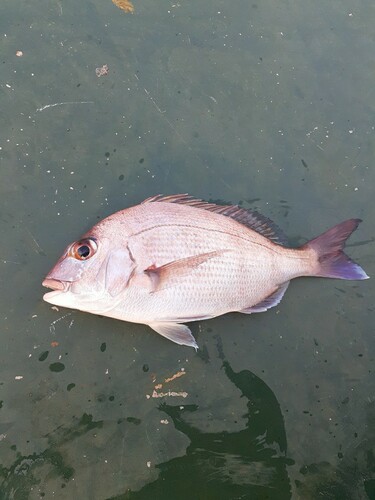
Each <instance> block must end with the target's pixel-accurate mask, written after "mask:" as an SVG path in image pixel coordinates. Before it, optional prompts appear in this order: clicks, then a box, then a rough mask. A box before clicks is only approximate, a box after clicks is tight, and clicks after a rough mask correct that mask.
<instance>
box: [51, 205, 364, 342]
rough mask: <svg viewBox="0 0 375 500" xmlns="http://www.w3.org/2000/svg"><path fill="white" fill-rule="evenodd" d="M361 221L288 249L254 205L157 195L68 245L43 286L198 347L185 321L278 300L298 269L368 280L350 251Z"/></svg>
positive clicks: (73, 303)
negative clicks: (352, 236) (347, 243)
mask: <svg viewBox="0 0 375 500" xmlns="http://www.w3.org/2000/svg"><path fill="white" fill-rule="evenodd" d="M359 222H360V220H359V219H350V220H348V221H345V222H342V223H341V224H338V225H337V226H334V227H333V228H331V229H330V230H328V231H326V232H325V233H323V234H322V235H320V236H319V237H317V238H314V239H313V240H311V241H310V242H308V243H307V244H305V245H303V246H302V247H300V248H297V249H295V248H290V247H288V246H287V244H286V238H285V236H284V235H283V234H282V232H281V231H280V230H279V229H278V228H277V226H276V225H275V224H274V223H273V222H272V221H270V220H269V219H267V218H265V217H263V216H262V215H260V214H258V213H257V212H253V211H249V210H245V209H243V208H240V207H238V206H230V205H227V206H219V205H215V204H212V203H206V202H203V201H201V200H196V199H194V198H191V197H189V196H188V195H173V196H167V197H162V196H159V195H158V196H155V197H153V198H150V199H148V200H145V202H143V203H142V204H140V205H136V206H134V207H130V208H128V209H125V210H121V211H120V212H117V213H115V214H113V215H111V216H109V217H107V218H106V219H104V220H102V221H100V222H99V223H98V224H96V225H95V226H94V227H93V228H91V229H90V230H89V231H88V232H87V233H86V234H85V235H83V237H82V238H81V239H80V240H78V241H76V242H74V243H73V244H71V245H69V246H68V247H67V249H66V250H65V252H64V253H63V255H62V256H61V258H60V259H59V260H58V262H57V264H56V265H55V266H54V268H53V269H52V270H51V271H50V273H49V274H48V275H47V277H46V279H45V280H44V282H43V284H44V285H45V286H47V287H49V288H52V289H53V290H54V291H52V292H49V293H47V294H45V296H44V299H45V300H46V301H48V302H50V303H52V304H56V305H59V306H66V307H73V308H76V309H80V310H82V311H87V312H91V313H94V314H102V315H105V316H109V317H113V318H117V319H121V320H125V321H131V322H136V323H143V324H147V325H149V326H150V327H151V328H153V329H154V330H155V331H157V332H158V333H160V334H161V335H163V336H164V337H167V338H168V339H170V340H173V341H174V342H176V343H178V344H184V345H189V346H193V347H195V348H197V344H196V341H195V339H194V337H193V336H192V334H191V332H190V329H189V328H188V327H187V326H186V325H183V324H182V323H184V322H189V321H196V320H202V319H207V318H212V317H215V316H220V315H222V314H225V313H227V312H231V311H238V312H243V313H246V314H250V313H255V312H262V311H266V310H267V309H269V308H271V307H274V306H276V305H277V304H278V303H279V302H280V300H281V299H282V297H283V295H284V293H285V291H286V289H287V287H288V284H289V281H290V280H291V279H293V278H296V277H299V276H321V277H330V278H342V279H365V278H367V275H366V273H365V272H364V271H363V269H362V268H361V267H360V266H359V265H358V264H355V263H354V262H353V261H352V260H351V259H349V257H347V255H345V253H344V252H343V247H344V244H345V241H346V239H347V238H348V237H349V236H350V234H351V233H352V232H353V231H354V230H355V229H356V228H357V226H358V224H359Z"/></svg>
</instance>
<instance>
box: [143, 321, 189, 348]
mask: <svg viewBox="0 0 375 500" xmlns="http://www.w3.org/2000/svg"><path fill="white" fill-rule="evenodd" d="M149 326H150V327H151V328H152V329H153V330H155V332H158V333H159V334H160V335H163V337H165V338H167V339H169V340H172V342H175V343H176V344H180V345H187V346H189V347H194V349H195V350H197V349H198V344H197V343H196V341H195V338H194V337H193V335H192V334H191V331H190V329H189V328H188V327H187V326H186V325H181V324H178V323H167V322H165V323H151V324H150V325H149Z"/></svg>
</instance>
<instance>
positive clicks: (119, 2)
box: [112, 0, 134, 12]
mask: <svg viewBox="0 0 375 500" xmlns="http://www.w3.org/2000/svg"><path fill="white" fill-rule="evenodd" d="M112 2H113V3H114V4H115V5H116V7H118V8H119V9H121V10H123V11H125V12H134V5H133V4H132V3H131V2H130V1H129V0H112Z"/></svg>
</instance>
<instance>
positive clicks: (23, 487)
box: [0, 414, 103, 499]
mask: <svg viewBox="0 0 375 500" xmlns="http://www.w3.org/2000/svg"><path fill="white" fill-rule="evenodd" d="M102 426H103V422H94V421H93V419H92V416H91V415H87V414H84V415H82V417H81V418H80V419H75V421H74V422H73V424H72V427H70V428H67V429H65V428H59V429H56V430H55V431H54V432H52V433H50V434H47V435H46V438H47V441H48V444H49V446H48V448H46V449H45V450H44V451H42V452H40V453H33V454H31V455H21V453H19V452H17V450H16V446H14V445H13V446H12V447H11V448H12V449H13V450H14V452H15V454H16V458H15V460H14V462H13V463H12V465H11V466H9V467H3V466H1V465H0V479H2V481H1V484H0V495H1V496H0V498H2V499H3V498H4V499H10V498H14V499H27V498H29V494H31V493H32V491H33V489H34V487H35V486H39V485H40V484H44V483H45V482H46V481H48V480H49V479H51V478H54V479H58V478H60V479H61V482H62V485H61V487H62V488H64V487H65V483H66V482H67V481H69V480H70V479H72V478H74V473H75V470H74V468H73V467H72V466H71V465H69V464H68V463H67V462H66V459H65V457H64V451H63V450H64V446H65V445H66V444H68V443H69V442H71V441H73V440H74V439H76V438H77V437H79V436H82V435H83V434H85V433H86V432H89V431H91V430H92V429H100V428H101V427H102ZM42 496H44V495H42Z"/></svg>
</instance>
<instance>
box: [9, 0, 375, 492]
mask: <svg viewBox="0 0 375 500" xmlns="http://www.w3.org/2000/svg"><path fill="white" fill-rule="evenodd" d="M134 5H135V13H134V14H133V15H131V14H125V13H124V12H122V11H121V10H120V9H118V8H117V7H116V6H114V5H113V4H112V2H111V0H100V1H99V0H94V1H93V2H77V1H73V0H66V1H63V0H51V1H47V0H46V1H41V0H31V1H30V2H25V1H23V0H20V1H18V2H15V1H14V0H2V2H1V5H0V220H1V229H2V231H1V234H2V238H1V246H0V271H1V275H0V325H1V326H0V339H1V344H0V499H1V500H3V499H4V500H10V499H14V500H24V499H25V500H26V499H27V500H28V499H30V500H34V499H40V498H45V499H50V498H57V499H63V500H65V499H66V500H68V499H69V500H70V499H86V498H87V499H94V500H107V499H117V500H119V499H127V498H131V499H133V498H136V499H152V500H155V499H156V500H159V499H161V500H164V499H168V500H169V499H185V498H186V499H215V500H216V499H219V500H220V499H255V500H257V499H278V500H283V499H289V498H293V499H303V500H304V499H308V500H309V499H320V498H322V499H338V500H343V499H344V500H345V499H348V500H349V499H350V500H352V499H354V500H356V499H365V500H368V499H370V500H373V499H375V398H374V357H375V342H374V324H375V322H374V306H373V297H374V281H373V279H372V280H368V281H365V282H344V281H336V280H323V279H315V280H314V279H300V280H295V281H294V282H293V283H292V285H291V286H290V288H289V289H288V292H287V293H286V295H285V297H284V299H283V301H282V302H281V304H280V305H279V306H278V307H276V308H274V309H272V310H270V311H269V312H267V313H265V314H257V315H253V316H246V315H239V314H237V315H236V314H233V315H228V316H225V317H220V318H216V319H214V320H211V321H206V322H201V323H196V324H193V325H192V330H193V333H194V335H195V336H196V338H197V342H198V344H199V346H200V349H199V351H198V353H195V351H194V350H193V349H189V348H184V347H180V346H177V345H175V344H173V343H171V342H168V341H167V340H165V339H163V338H161V337H160V336H158V335H157V334H156V333H155V332H152V331H151V330H150V329H149V328H148V327H146V326H142V325H134V324H129V323H124V322H120V321H115V320H111V319H108V318H101V317H95V316H93V315H89V314H84V313H80V312H78V311H73V310H64V309H60V310H54V309H53V308H51V306H50V305H48V304H47V303H45V302H43V301H42V295H43V293H44V290H43V289H42V287H41V281H42V279H43V278H44V276H45V275H46V273H47V272H48V270H49V269H50V268H51V266H52V265H53V264H54V263H55V261H56V259H57V258H58V257H59V255H60V254H61V252H62V250H63V248H64V247H65V245H66V244H67V243H68V242H70V241H73V240H74V239H76V238H77V237H79V236H80V235H81V234H82V233H83V232H85V231H86V230H87V229H88V228H89V227H91V226H92V225H93V224H94V223H95V222H96V221H97V220H98V218H101V217H104V216H106V215H109V214H110V213H112V212H114V211H116V210H118V209H121V208H124V207H127V206H130V205H132V204H136V203H138V202H140V201H142V200H143V199H144V198H146V197H147V196H151V195H154V194H157V193H165V194H172V193H184V192H188V193H190V194H192V195H194V196H196V197H201V198H204V199H207V200H218V201H223V202H226V203H241V204H242V206H243V207H246V208H256V209H258V210H259V211H261V212H262V213H264V215H267V216H269V217H271V218H272V219H273V220H274V221H275V222H276V223H278V224H279V225H280V226H281V227H282V228H283V229H284V231H285V232H286V234H287V235H288V236H289V237H290V241H291V242H292V244H295V245H297V244H301V243H304V242H305V241H307V239H309V238H311V237H313V236H316V235H317V234H319V233H320V232H322V231H324V230H325V229H326V228H328V227H329V226H331V225H334V224H336V223H337V222H340V221H341V220H344V219H345V218H350V217H361V218H363V220H364V222H363V223H362V224H361V226H360V227H359V229H358V230H357V231H356V233H355V234H354V235H353V237H352V238H351V240H350V242H349V245H348V253H349V254H350V255H351V256H352V257H353V258H354V259H356V260H357V261H358V262H360V263H361V265H362V266H363V267H364V268H365V270H366V272H367V273H368V274H369V275H370V276H375V272H374V263H373V253H374V241H375V234H374V220H375V204H374V202H373V196H374V195H373V192H374V184H375V170H374V164H373V162H374V152H375V85H374V78H375V57H374V54H375V5H374V4H373V2H371V1H370V0H365V1H363V2H360V4H358V3H357V4H352V3H351V2H349V1H348V0H342V1H336V2H325V1H322V0H305V1H304V2H292V1H286V0H284V1H276V0H265V1H262V2H256V1H255V2H253V3H249V2H245V1H242V0H239V1H238V2H232V3H227V2H222V1H211V0H210V1H208V2H198V1H193V2H182V3H175V4H174V3H171V2H161V1H159V2H151V1H148V0H145V1H143V2H141V1H140V0H137V1H135V3H134ZM18 50H21V51H22V52H23V55H22V57H17V56H16V52H17V51H18ZM104 64H107V65H108V68H109V73H108V75H106V76H102V77H100V78H98V77H97V76H96V74H95V69H96V68H97V67H101V66H103V65H104ZM181 371H184V373H185V375H183V376H180V377H179V378H176V379H174V380H173V381H171V382H167V383H166V382H164V381H165V379H166V378H170V377H172V376H173V375H174V374H176V373H179V372H181ZM160 383H161V384H163V387H162V388H161V389H158V390H157V392H158V393H160V392H168V391H170V392H174V393H183V395H184V396H186V397H183V396H182V395H180V396H173V395H169V396H168V395H167V396H164V397H160V398H155V397H152V395H153V390H154V387H155V385H157V384H160ZM154 395H155V394H154Z"/></svg>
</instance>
